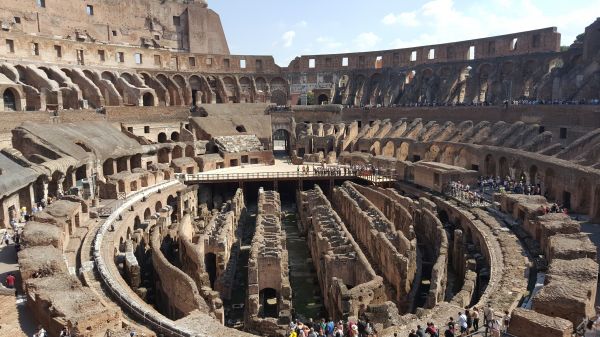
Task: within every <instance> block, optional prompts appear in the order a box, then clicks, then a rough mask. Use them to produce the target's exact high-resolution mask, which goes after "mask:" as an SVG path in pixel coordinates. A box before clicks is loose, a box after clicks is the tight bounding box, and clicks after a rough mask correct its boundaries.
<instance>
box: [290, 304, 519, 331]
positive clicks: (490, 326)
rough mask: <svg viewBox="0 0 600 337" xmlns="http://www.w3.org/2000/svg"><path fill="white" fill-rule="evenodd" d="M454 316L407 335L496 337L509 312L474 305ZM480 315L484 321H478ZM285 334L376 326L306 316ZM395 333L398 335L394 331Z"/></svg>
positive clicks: (505, 327)
mask: <svg viewBox="0 0 600 337" xmlns="http://www.w3.org/2000/svg"><path fill="white" fill-rule="evenodd" d="M456 317H457V318H456V319H454V317H450V318H448V321H447V322H446V324H445V325H444V326H442V327H439V326H437V325H436V324H435V323H434V322H427V323H426V325H424V326H423V325H417V326H416V328H415V329H412V330H411V331H410V332H409V333H408V337H458V336H469V335H471V334H473V333H475V332H481V333H483V334H484V335H485V336H492V337H499V336H500V335H501V333H503V332H506V331H507V330H508V327H509V325H510V318H511V317H510V313H509V312H508V311H504V314H503V315H498V314H496V313H495V312H494V310H493V309H492V307H491V305H490V304H488V306H487V307H486V308H485V309H484V310H483V312H482V313H480V311H479V308H477V307H473V308H471V309H468V308H467V309H465V310H464V311H461V312H459V313H458V316H456ZM481 319H483V324H480V322H481ZM287 336H288V337H376V336H377V330H376V329H375V326H374V325H372V324H371V322H369V320H368V319H366V318H365V319H358V320H356V321H353V320H347V321H337V322H335V321H334V320H332V319H331V318H330V319H329V320H325V319H324V318H323V319H321V320H319V321H313V320H312V319H309V320H308V322H300V321H298V320H295V321H293V322H292V323H290V325H289V329H288V332H287ZM394 337H399V335H398V333H394Z"/></svg>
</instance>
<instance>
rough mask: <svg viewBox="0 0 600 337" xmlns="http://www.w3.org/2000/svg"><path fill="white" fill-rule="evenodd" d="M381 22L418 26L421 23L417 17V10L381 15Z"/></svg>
mask: <svg viewBox="0 0 600 337" xmlns="http://www.w3.org/2000/svg"><path fill="white" fill-rule="evenodd" d="M381 22H382V23H383V24H384V25H388V26H390V25H395V24H401V25H403V26H406V27H418V26H419V25H420V24H421V23H420V22H419V20H418V19H417V12H414V11H413V12H402V13H400V14H394V13H390V14H388V15H386V16H384V17H383V19H382V20H381Z"/></svg>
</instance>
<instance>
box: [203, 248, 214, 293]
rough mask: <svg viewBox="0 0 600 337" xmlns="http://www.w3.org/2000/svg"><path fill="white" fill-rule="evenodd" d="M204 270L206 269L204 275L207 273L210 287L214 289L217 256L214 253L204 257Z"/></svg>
mask: <svg viewBox="0 0 600 337" xmlns="http://www.w3.org/2000/svg"><path fill="white" fill-rule="evenodd" d="M204 268H205V269H206V273H208V279H209V280H210V287H211V288H213V289H214V288H215V281H216V280H217V256H216V255H215V254H214V253H208V254H205V255H204Z"/></svg>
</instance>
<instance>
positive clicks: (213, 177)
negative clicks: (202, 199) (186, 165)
mask: <svg viewBox="0 0 600 337" xmlns="http://www.w3.org/2000/svg"><path fill="white" fill-rule="evenodd" d="M175 178H177V179H179V180H181V181H185V182H188V181H193V182H196V181H240V180H242V181H243V180H261V179H264V180H270V179H306V178H330V179H350V178H363V179H366V180H369V181H373V182H381V181H392V180H395V179H396V176H395V175H392V174H383V175H381V174H377V175H375V174H366V173H365V174H361V173H360V172H359V173H354V172H344V171H341V172H315V171H310V172H249V173H219V174H203V173H198V174H186V173H176V174H175Z"/></svg>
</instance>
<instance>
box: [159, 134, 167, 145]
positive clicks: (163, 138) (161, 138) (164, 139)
mask: <svg viewBox="0 0 600 337" xmlns="http://www.w3.org/2000/svg"><path fill="white" fill-rule="evenodd" d="M158 142H159V143H166V142H167V134H166V133H164V132H161V133H159V134H158Z"/></svg>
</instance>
